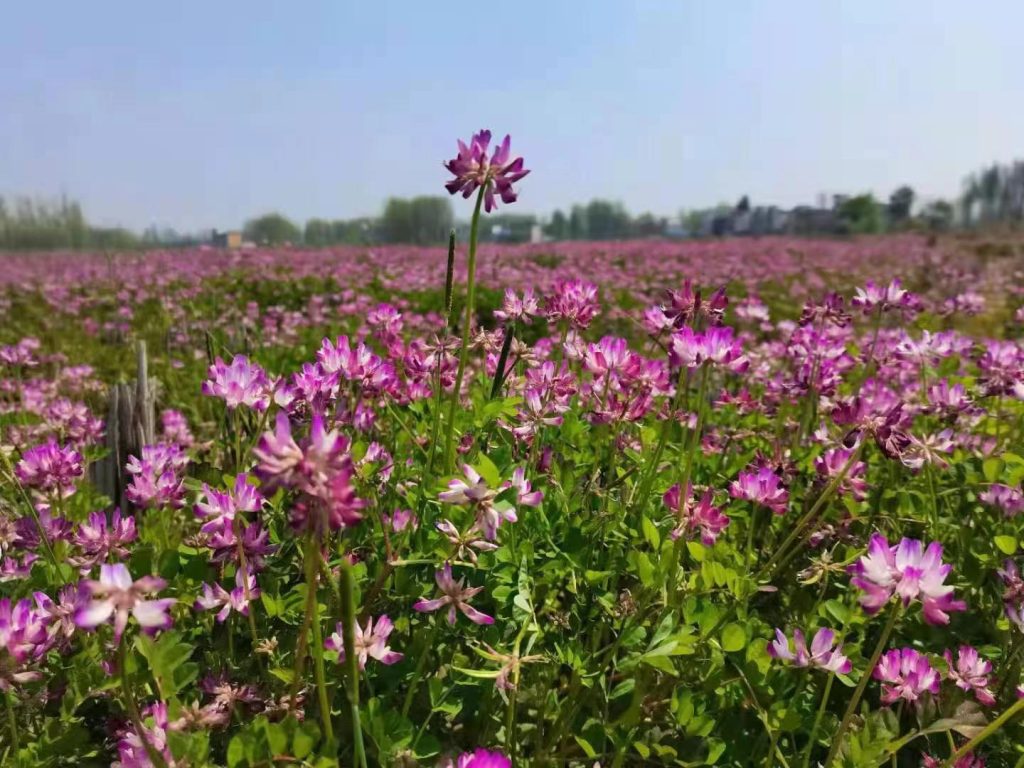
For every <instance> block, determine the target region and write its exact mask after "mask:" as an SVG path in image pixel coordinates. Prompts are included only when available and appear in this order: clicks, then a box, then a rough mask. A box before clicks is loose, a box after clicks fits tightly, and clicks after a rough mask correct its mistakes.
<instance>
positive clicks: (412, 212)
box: [378, 196, 455, 245]
mask: <svg viewBox="0 0 1024 768" xmlns="http://www.w3.org/2000/svg"><path fill="white" fill-rule="evenodd" d="M454 221H455V217H454V214H453V212H452V206H451V202H450V201H449V200H448V198H447V197H439V196H431V197H427V196H425V197H415V198H413V199H411V200H406V199H403V198H398V197H393V198H391V199H389V200H388V201H387V203H386V204H385V206H384V214H383V215H382V216H381V218H380V222H379V224H378V228H379V231H380V237H381V239H382V240H383V241H384V242H386V243H413V244H416V245H431V244H433V243H440V242H443V241H444V240H446V239H447V237H448V232H449V231H450V230H451V228H452V224H453V223H454Z"/></svg>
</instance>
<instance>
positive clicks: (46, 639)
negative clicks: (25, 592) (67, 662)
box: [0, 597, 50, 692]
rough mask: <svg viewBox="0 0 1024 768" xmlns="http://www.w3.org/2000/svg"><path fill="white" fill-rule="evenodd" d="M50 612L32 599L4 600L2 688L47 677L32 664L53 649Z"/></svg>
mask: <svg viewBox="0 0 1024 768" xmlns="http://www.w3.org/2000/svg"><path fill="white" fill-rule="evenodd" d="M48 618H49V617H48V616H47V614H45V613H43V612H41V611H37V610H36V609H34V608H33V607H32V601H31V600H19V601H18V602H17V603H13V602H11V599H10V598H9V597H5V598H3V599H0V691H4V692H7V691H10V690H12V689H16V688H19V687H21V686H22V685H25V684H26V683H33V682H37V681H39V680H42V679H43V673H42V672H39V671H38V670H35V669H33V668H32V665H33V664H34V663H35V662H36V661H38V660H39V659H41V658H42V657H43V656H45V655H46V652H47V651H48V650H49V648H50V635H49V634H48V632H47V629H46V628H47V623H48V621H47V620H48Z"/></svg>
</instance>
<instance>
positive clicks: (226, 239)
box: [210, 229, 242, 248]
mask: <svg viewBox="0 0 1024 768" xmlns="http://www.w3.org/2000/svg"><path fill="white" fill-rule="evenodd" d="M210 242H211V243H212V244H213V245H215V246H216V247H218V248H241V247H242V233H241V232H238V231H236V230H232V231H230V232H218V231H217V230H216V229H215V230H213V236H212V237H211V238H210Z"/></svg>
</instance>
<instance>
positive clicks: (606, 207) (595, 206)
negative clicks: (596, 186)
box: [587, 200, 630, 240]
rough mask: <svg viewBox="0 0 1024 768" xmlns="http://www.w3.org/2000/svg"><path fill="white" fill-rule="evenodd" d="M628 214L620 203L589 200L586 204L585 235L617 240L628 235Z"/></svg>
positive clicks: (593, 237) (599, 238)
mask: <svg viewBox="0 0 1024 768" xmlns="http://www.w3.org/2000/svg"><path fill="white" fill-rule="evenodd" d="M629 225H630V219H629V214H628V213H627V212H626V209H625V208H624V207H623V206H622V204H621V203H613V202H611V201H609V200H591V201H590V202H589V203H588V204H587V237H588V238H589V239H591V240H617V239H620V238H623V237H628V236H629Z"/></svg>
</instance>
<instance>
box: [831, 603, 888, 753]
mask: <svg viewBox="0 0 1024 768" xmlns="http://www.w3.org/2000/svg"><path fill="white" fill-rule="evenodd" d="M900 608H901V604H900V602H899V601H898V600H897V601H896V602H895V603H894V604H893V606H892V611H891V612H890V613H889V620H888V621H887V622H886V624H885V628H884V629H883V630H882V634H881V635H880V636H879V638H878V643H877V644H876V645H875V650H874V653H872V654H871V659H870V660H869V661H868V665H867V668H866V669H865V670H864V674H863V675H861V676H860V681H859V682H858V683H857V688H856V689H855V690H854V692H853V698H851V699H850V703H849V704H848V705H847V707H846V712H844V713H843V719H842V721H841V722H840V723H839V729H838V730H837V731H836V733H835V735H834V736H833V737H832V746H831V747H830V748H829V751H828V757H826V758H825V762H824V763H822V765H823V766H824V768H829V766H831V765H832V761H833V760H835V758H836V755H837V754H839V747H840V745H841V744H842V741H843V736H844V735H845V734H846V729H847V728H849V727H850V721H851V720H852V719H853V715H854V713H856V711H857V707H858V706H859V705H860V700H861V697H862V696H863V695H864V689H865V688H867V686H868V680H870V679H871V673H872V672H874V671H875V666H876V665H877V664H878V659H879V657H880V656H881V655H882V651H883V650H884V648H885V644H886V642H887V641H888V640H889V635H891V634H892V630H893V627H895V626H896V619H898V618H899V616H900Z"/></svg>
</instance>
